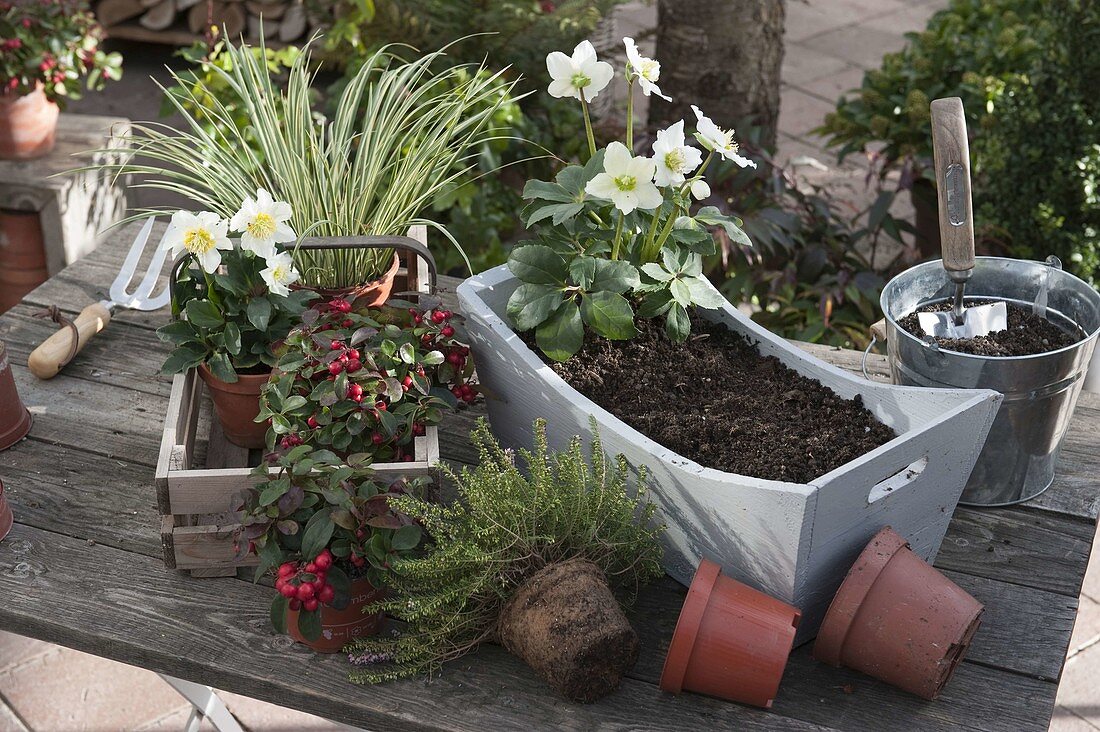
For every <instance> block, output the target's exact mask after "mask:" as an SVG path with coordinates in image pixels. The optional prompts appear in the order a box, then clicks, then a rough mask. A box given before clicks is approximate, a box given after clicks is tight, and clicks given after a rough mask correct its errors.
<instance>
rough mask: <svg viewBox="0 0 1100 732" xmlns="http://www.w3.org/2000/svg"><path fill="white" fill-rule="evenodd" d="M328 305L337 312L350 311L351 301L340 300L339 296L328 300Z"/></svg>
mask: <svg viewBox="0 0 1100 732" xmlns="http://www.w3.org/2000/svg"><path fill="white" fill-rule="evenodd" d="M328 306H329V308H330V309H331V310H334V311H335V312H338V313H350V312H351V303H350V302H348V301H347V300H341V299H339V298H337V299H335V300H330V301H329V303H328Z"/></svg>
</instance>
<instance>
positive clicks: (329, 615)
mask: <svg viewBox="0 0 1100 732" xmlns="http://www.w3.org/2000/svg"><path fill="white" fill-rule="evenodd" d="M385 594H386V591H385V590H381V589H378V588H377V587H375V586H374V585H372V584H371V583H370V582H368V581H367V580H366V579H365V578H362V579H357V580H355V581H353V582H352V583H351V602H350V603H348V606H347V607H345V608H344V609H343V610H337V609H336V608H332V607H325V606H322V607H321V609H320V613H321V637H320V638H318V639H317V640H315V641H310V640H306V639H305V638H304V637H303V636H302V634H301V633H300V632H299V631H298V614H299V613H298V611H297V610H287V613H286V630H287V633H288V634H289V635H290V637H291V638H293V639H294V640H296V641H298V642H299V643H304V644H305V645H307V646H309V647H310V648H312V649H313V650H315V651H317V652H318V653H339V652H340V651H341V650H343V648H344V646H346V645H347V644H348V643H350V642H351V641H352V640H354V639H355V638H362V637H365V636H368V635H375V634H377V633H378V632H379V631H381V630H382V625H383V623H384V622H385V620H386V616H385V614H384V613H373V614H371V615H365V614H363V608H364V607H365V606H367V605H370V604H371V603H372V602H377V601H379V600H381V599H382V598H383V597H384V596H385Z"/></svg>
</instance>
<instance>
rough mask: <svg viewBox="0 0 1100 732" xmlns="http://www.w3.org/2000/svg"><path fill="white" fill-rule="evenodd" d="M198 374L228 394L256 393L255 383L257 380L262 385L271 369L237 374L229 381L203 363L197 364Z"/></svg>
mask: <svg viewBox="0 0 1100 732" xmlns="http://www.w3.org/2000/svg"><path fill="white" fill-rule="evenodd" d="M199 374H200V375H201V376H202V379H203V381H205V382H207V383H213V384H214V385H215V386H216V387H217V388H218V389H220V390H222V391H227V392H229V393H230V394H247V395H251V394H256V393H257V390H256V383H257V382H259V383H260V384H261V386H262V385H263V383H265V382H267V381H269V380H270V379H271V371H268V372H267V373H266V374H237V380H236V381H235V382H233V383H229V382H228V381H222V380H221V379H219V378H218V377H217V376H215V375H214V372H212V371H211V370H210V368H209V367H208V366H207V365H206V364H204V363H201V364H199Z"/></svg>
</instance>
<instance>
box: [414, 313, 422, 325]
mask: <svg viewBox="0 0 1100 732" xmlns="http://www.w3.org/2000/svg"><path fill="white" fill-rule="evenodd" d="M413 322H414V323H416V324H417V325H421V324H423V322H424V316H423V315H420V314H417V315H414V316H413Z"/></svg>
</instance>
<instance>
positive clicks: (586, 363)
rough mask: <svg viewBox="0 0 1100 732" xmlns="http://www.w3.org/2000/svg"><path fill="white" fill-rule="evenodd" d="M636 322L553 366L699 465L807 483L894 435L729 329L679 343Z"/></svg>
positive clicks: (701, 329)
mask: <svg viewBox="0 0 1100 732" xmlns="http://www.w3.org/2000/svg"><path fill="white" fill-rule="evenodd" d="M637 325H638V329H639V330H640V331H641V335H639V336H638V337H637V338H634V339H632V340H629V341H609V340H605V339H603V338H599V337H595V336H591V335H590V336H588V337H586V338H585V343H584V347H583V348H581V350H580V351H579V352H578V353H577V354H576V355H575V356H574V357H573V358H572V359H570V360H569V361H567V362H565V363H556V362H552V361H548V362H547V363H548V364H549V365H550V366H551V367H552V368H553V369H554V371H556V372H557V373H558V375H559V376H561V377H562V378H563V379H565V380H566V381H567V382H569V384H570V385H571V386H572V387H573V388H574V389H576V390H577V391H579V392H581V393H582V394H584V395H585V396H586V397H588V398H589V399H591V400H592V401H594V402H596V403H597V404H599V405H600V406H601V407H603V408H604V409H606V410H607V411H609V412H611V413H612V414H614V415H615V416H616V417H618V418H619V419H621V420H622V421H624V422H626V423H627V424H628V425H630V426H631V427H633V428H634V429H636V430H638V431H639V432H641V433H642V434H644V435H646V436H648V437H649V438H650V439H652V440H654V441H655V442H657V443H659V444H661V445H663V446H665V447H667V448H669V449H670V450H672V451H674V452H676V453H677V454H679V455H682V456H684V457H686V458H689V459H691V460H694V461H695V462H697V463H699V464H700V465H704V466H706V467H708V468H715V469H717V470H724V471H726V472H729V473H738V474H741V475H750V476H754V477H757V478H765V479H769V480H783V481H790V482H794V483H808V482H809V481H811V480H813V479H814V478H817V477H818V476H821V475H824V474H825V473H828V472H829V471H830V470H834V469H836V468H838V467H840V466H841V465H843V464H845V463H847V462H849V461H851V460H854V459H855V458H857V457H859V456H861V455H863V454H865V453H867V452H870V451H871V450H873V449H875V448H876V447H879V446H880V445H883V444H885V443H887V442H889V441H890V440H892V439H893V438H894V437H895V435H894V431H893V430H892V429H890V428H889V427H887V426H886V425H884V424H882V423H881V422H879V421H878V420H877V419H876V418H875V416H874V415H873V414H871V413H870V412H869V411H867V409H866V408H865V407H864V406H863V402H862V400H861V399H860V397H858V396H857V397H856V398H855V399H843V398H841V397H840V396H838V395H837V394H836V393H835V392H833V390H831V389H829V388H828V387H826V386H824V385H823V384H821V383H820V382H818V381H814V380H813V379H810V378H807V377H805V376H802V375H801V374H799V373H798V372H796V371H793V370H791V369H789V368H787V367H786V366H784V365H783V364H782V363H781V362H780V361H779V360H778V359H776V358H774V357H771V356H768V357H764V356H761V355H760V353H759V351H757V349H756V346H755V345H753V344H750V343H749V342H748V341H747V340H746V339H745V338H744V337H743V336H741V335H740V334H738V333H735V332H733V331H731V330H729V328H727V327H725V326H724V325H715V324H711V323H707V322H704V321H702V320H694V321H693V324H692V334H691V337H690V338H689V339H688V341H687V342H686V343H680V344H677V343H673V342H671V341H670V340H669V339H668V338H667V337H666V336H665V334H664V331H663V330H662V328H661V324H660V323H659V322H656V321H653V320H643V319H639V321H638V322H637ZM530 340H533V339H530ZM529 342H530V341H529Z"/></svg>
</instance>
